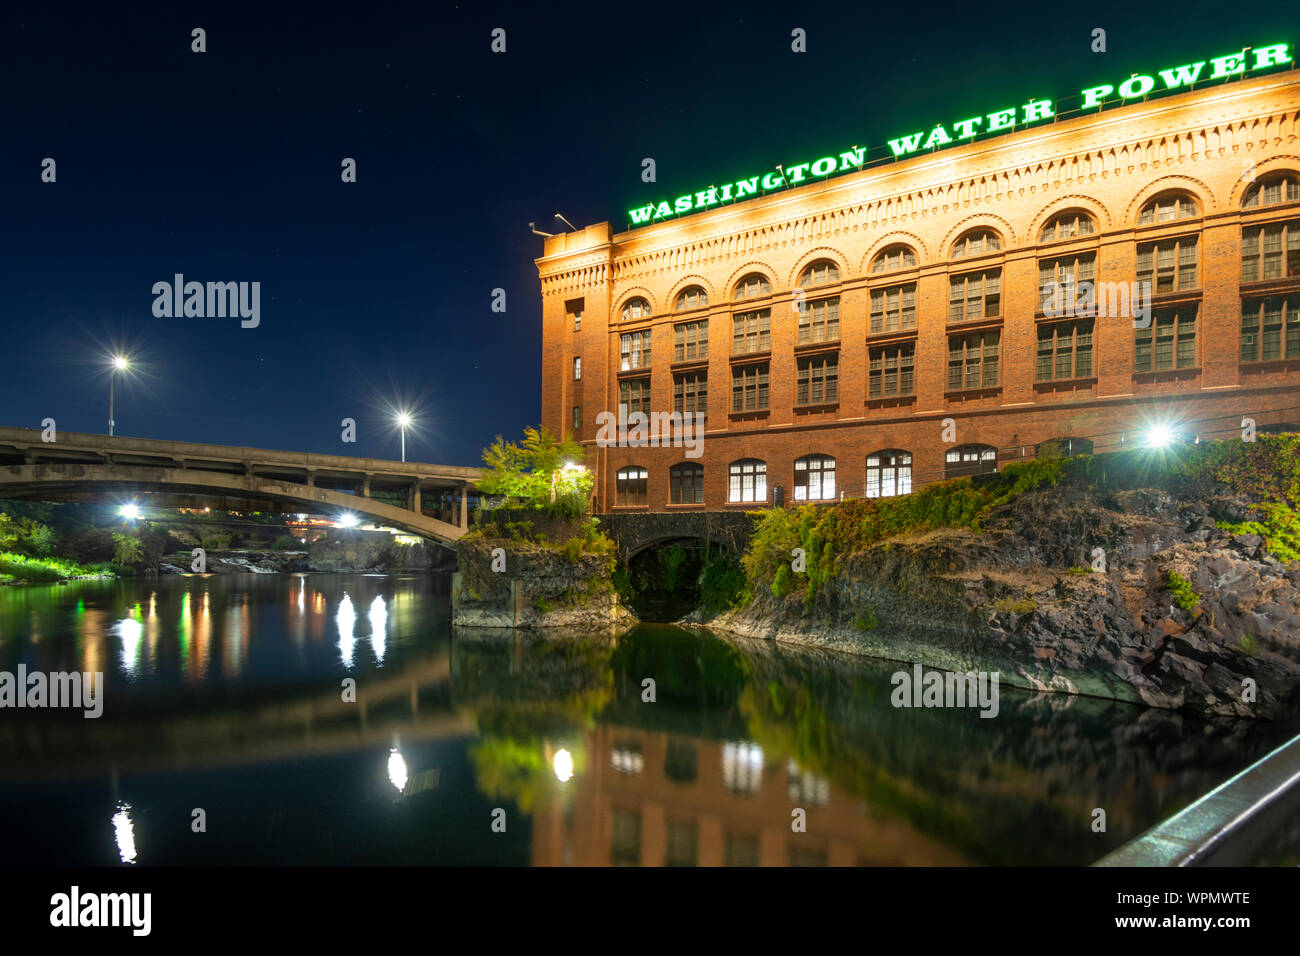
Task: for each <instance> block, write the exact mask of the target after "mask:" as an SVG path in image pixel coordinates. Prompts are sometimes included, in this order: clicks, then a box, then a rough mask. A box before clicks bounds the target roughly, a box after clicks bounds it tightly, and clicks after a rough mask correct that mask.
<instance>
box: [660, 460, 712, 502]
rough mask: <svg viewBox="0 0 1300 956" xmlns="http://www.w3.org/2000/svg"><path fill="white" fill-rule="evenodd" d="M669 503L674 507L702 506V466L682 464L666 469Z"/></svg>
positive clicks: (689, 463)
mask: <svg viewBox="0 0 1300 956" xmlns="http://www.w3.org/2000/svg"><path fill="white" fill-rule="evenodd" d="M668 487H669V489H670V491H671V494H670V496H669V501H671V502H672V503H673V504H675V505H702V504H704V466H703V465H697V464H696V463H694V462H689V461H688V462H684V463H682V464H680V465H673V466H672V467H671V468H669V469H668Z"/></svg>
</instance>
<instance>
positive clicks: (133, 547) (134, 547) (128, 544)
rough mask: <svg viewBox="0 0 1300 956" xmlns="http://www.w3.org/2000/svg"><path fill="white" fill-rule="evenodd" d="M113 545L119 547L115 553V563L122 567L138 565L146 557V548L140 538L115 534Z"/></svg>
mask: <svg viewBox="0 0 1300 956" xmlns="http://www.w3.org/2000/svg"><path fill="white" fill-rule="evenodd" d="M113 543H114V544H115V545H116V546H117V547H116V549H115V550H114V552H113V561H114V563H116V564H120V565H122V567H130V566H132V565H134V564H138V563H139V562H140V560H141V559H142V558H143V557H144V546H143V545H142V544H141V543H140V539H139V538H133V537H132V536H131V535H129V534H119V533H117V532H114V534H113Z"/></svg>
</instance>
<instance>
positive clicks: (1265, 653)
mask: <svg viewBox="0 0 1300 956" xmlns="http://www.w3.org/2000/svg"><path fill="white" fill-rule="evenodd" d="M1295 447H1296V445H1295V443H1294V442H1292V443H1291V444H1288V445H1283V446H1280V447H1278V446H1275V447H1274V448H1273V449H1272V453H1277V452H1279V451H1280V452H1281V453H1282V454H1284V455H1289V454H1292V453H1293V452H1294V449H1295ZM1251 455H1252V456H1254V457H1255V458H1258V457H1259V455H1258V454H1257V453H1256V452H1254V451H1252V452H1251ZM1098 460H1099V459H1095V460H1090V461H1086V462H1084V461H1081V460H1079V459H1075V460H1073V462H1074V464H1067V465H1065V466H1063V467H1061V468H1060V471H1059V473H1056V474H1055V476H1054V481H1053V482H1044V483H1041V484H1040V485H1039V486H1037V487H1034V488H1032V490H1028V491H1025V492H1023V493H1019V494H1016V495H1002V496H1001V499H1002V500H1001V502H1000V503H997V504H995V505H994V506H993V507H991V508H990V509H989V510H988V511H987V512H985V513H983V514H981V515H979V517H978V520H977V521H971V522H965V523H966V524H967V525H968V526H966V527H943V526H940V527H929V528H923V529H919V530H916V531H914V532H912V533H901V534H893V535H889V536H886V537H884V538H883V539H882V540H878V541H875V542H872V543H869V544H867V545H865V546H863V547H861V548H855V549H854V550H852V551H850V552H846V553H838V554H828V553H826V551H828V550H830V549H831V547H832V543H831V542H826V541H819V540H817V539H816V536H815V535H813V536H812V540H810V536H809V534H808V530H807V529H808V526H809V521H808V520H805V521H804V524H803V528H804V533H803V535H802V537H799V538H797V539H795V540H796V543H799V542H801V543H803V544H806V545H808V546H809V547H810V549H811V550H812V551H813V552H814V554H813V556H812V558H810V561H811V562H812V563H813V564H812V565H810V567H811V568H812V572H810V573H805V574H802V575H801V574H791V575H784V574H778V578H781V579H784V580H785V582H786V583H785V584H784V586H782V582H781V580H778V581H775V582H774V585H775V586H768V585H767V582H766V580H765V579H763V578H762V576H761V575H759V576H758V580H757V581H756V582H755V586H754V587H753V594H754V595H756V596H755V597H753V599H752V600H751V601H750V602H749V603H747V604H746V605H745V606H744V607H743V608H741V609H740V610H737V611H733V612H730V613H728V614H725V615H723V616H721V617H719V618H717V619H715V620H713V621H711V622H710V623H709V626H710V627H712V628H715V629H722V630H730V631H733V632H736V633H741V634H747V635H751V636H758V637H768V638H776V639H779V640H785V641H792V642H797V643H803V644H815V645H825V646H832V647H838V648H841V649H845V650H850V651H854V652H857V653H862V654H867V655H870V656H874V657H883V658H888V659H892V660H899V661H906V662H908V663H918V662H919V663H921V664H924V665H927V666H931V667H938V668H943V669H946V670H953V671H968V670H983V671H1000V672H1001V680H1002V681H1004V682H1007V683H1011V684H1013V685H1017V686H1023V687H1027V688H1032V689H1039V690H1055V691H1064V692H1068V693H1081V694H1089V695H1095V696H1100V697H1110V698H1115V699H1119V700H1130V701H1136V702H1141V703H1145V704H1148V705H1152V706H1157V707H1163V708H1169V709H1174V710H1185V711H1188V712H1196V713H1202V714H1225V715H1227V714H1232V715H1240V716H1253V717H1275V716H1278V715H1279V714H1280V713H1281V712H1282V711H1283V710H1286V709H1288V708H1289V707H1291V706H1293V705H1294V704H1295V703H1296V698H1297V694H1296V691H1297V688H1300V563H1295V562H1292V563H1290V564H1287V563H1284V561H1282V560H1280V559H1279V558H1278V557H1276V556H1275V555H1274V554H1272V553H1270V549H1269V548H1267V547H1266V546H1265V544H1266V540H1265V537H1263V536H1261V535H1260V534H1254V533H1242V527H1243V525H1244V526H1245V527H1247V528H1260V527H1261V525H1260V524H1258V523H1255V524H1252V523H1251V522H1258V521H1260V520H1261V519H1264V518H1267V517H1268V516H1270V515H1272V516H1273V517H1277V516H1278V515H1279V514H1281V513H1282V512H1275V511H1273V510H1271V509H1274V508H1277V507H1281V508H1282V509H1283V512H1285V516H1286V520H1288V521H1292V522H1293V521H1294V512H1293V511H1290V510H1287V509H1289V508H1290V507H1293V505H1292V504H1291V503H1289V497H1288V495H1290V494H1292V493H1293V492H1294V490H1295V483H1294V482H1293V481H1291V479H1290V478H1289V476H1288V475H1287V474H1286V473H1285V472H1286V468H1287V467H1288V464H1289V467H1291V468H1295V467H1296V464H1295V462H1294V461H1293V460H1292V461H1290V462H1289V463H1288V462H1287V461H1285V460H1280V461H1277V460H1274V459H1270V461H1271V462H1272V463H1271V464H1265V465H1264V466H1263V472H1262V478H1263V484H1264V485H1268V486H1269V487H1271V488H1272V489H1273V490H1272V492H1271V493H1270V494H1269V495H1268V496H1267V497H1269V498H1270V500H1267V501H1261V500H1259V499H1258V498H1257V497H1254V496H1255V495H1259V494H1261V493H1262V492H1261V485H1260V484H1259V483H1258V482H1256V483H1255V484H1251V483H1250V482H1243V481H1234V480H1231V479H1232V478H1233V475H1232V474H1231V469H1233V468H1235V467H1236V466H1235V465H1234V464H1233V462H1232V460H1231V457H1230V456H1228V457H1225V456H1223V455H1220V456H1219V457H1218V458H1216V459H1214V461H1213V462H1212V464H1213V465H1214V467H1207V468H1202V469H1187V468H1183V467H1181V466H1180V467H1174V468H1165V469H1143V468H1137V467H1134V465H1135V462H1136V459H1133V458H1124V459H1115V460H1113V461H1111V462H1110V463H1109V467H1099V466H1098V464H1097V462H1098ZM1241 467H1242V468H1243V469H1245V471H1244V472H1243V474H1244V475H1245V477H1250V475H1251V474H1252V473H1251V472H1250V467H1254V468H1255V471H1256V472H1260V471H1261V465H1260V461H1258V460H1254V459H1253V458H1252V460H1251V461H1247V462H1244V463H1242V465H1241ZM1225 468H1226V469H1228V471H1225ZM1270 468H1276V469H1277V470H1278V473H1277V474H1276V475H1271V476H1270V474H1269V473H1268V469H1270ZM1237 477H1241V476H1237ZM1255 477H1256V478H1260V477H1261V475H1260V474H1256V475H1255ZM1273 478H1276V479H1278V480H1277V481H1273V480H1272V479H1273ZM995 480H998V481H1003V482H1006V481H1008V480H1014V479H1009V478H1006V477H1002V478H997V479H995ZM1234 485H1235V486H1236V487H1235V488H1234ZM1279 489H1280V490H1279ZM1279 498H1280V499H1281V500H1280V501H1279ZM855 504H860V505H861V506H862V507H863V508H865V509H866V512H860V514H868V516H869V517H872V518H873V519H874V518H875V512H874V510H873V509H874V508H875V505H874V504H873V503H855ZM840 507H842V506H840ZM846 521H847V519H844V518H841V521H840V524H841V526H843V525H844V524H845V523H846ZM969 525H974V527H971V526H969ZM817 526H818V527H820V525H817ZM1272 527H1276V525H1274V526H1272ZM841 532H842V528H841ZM851 537H852V536H851V535H849V536H847V537H846V536H845V535H844V534H843V533H841V535H840V540H849V539H851ZM1288 540H1290V539H1288V538H1287V537H1286V535H1285V534H1283V535H1282V536H1281V538H1280V539H1278V540H1274V541H1271V542H1269V543H1270V544H1272V545H1273V550H1274V551H1277V552H1281V553H1282V554H1283V555H1284V556H1289V555H1288V547H1287V545H1286V541H1288ZM787 543H788V542H787ZM819 547H820V548H822V549H823V550H822V551H821V552H818V551H817V549H818V548H819ZM748 560H750V561H751V567H752V566H753V565H752V558H751V559H748ZM813 565H815V567H813ZM779 570H780V569H778V571H779ZM818 570H820V571H821V575H822V579H821V580H820V581H819V580H818V579H817V574H816V572H817V571H818Z"/></svg>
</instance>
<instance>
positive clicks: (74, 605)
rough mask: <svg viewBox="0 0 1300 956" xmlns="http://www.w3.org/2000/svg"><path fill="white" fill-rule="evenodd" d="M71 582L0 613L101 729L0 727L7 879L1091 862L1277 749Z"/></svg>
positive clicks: (813, 674) (6, 598)
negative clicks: (124, 873)
mask: <svg viewBox="0 0 1300 956" xmlns="http://www.w3.org/2000/svg"><path fill="white" fill-rule="evenodd" d="M88 584H89V585H92V586H87V587H81V588H76V587H75V586H65V587H63V588H49V589H5V590H6V591H10V592H15V593H12V594H11V593H5V592H3V591H0V670H10V671H12V670H13V669H14V667H15V665H16V663H17V662H19V661H22V662H24V663H26V665H27V666H28V668H29V669H43V670H47V671H49V670H60V669H67V668H68V667H72V666H75V665H76V663H77V662H80V663H81V665H82V668H83V669H85V670H91V671H96V670H99V671H104V673H105V679H106V681H107V689H106V693H105V695H104V697H105V712H104V716H103V717H102V718H101V719H99V720H95V721H85V720H83V719H80V718H79V717H76V718H68V717H66V715H60V714H51V713H49V712H43V711H26V710H25V711H22V712H12V713H10V714H8V715H7V716H6V719H5V720H4V721H3V722H0V863H5V862H13V861H15V860H17V861H20V862H24V863H33V862H37V863H43V864H53V865H63V864H78V863H92V864H99V865H103V864H105V863H111V862H118V861H119V860H120V861H124V862H132V861H135V860H136V859H137V855H136V846H135V840H136V833H135V826H136V824H138V823H140V821H142V820H145V819H154V820H160V821H161V820H165V819H172V820H182V821H183V820H186V819H188V816H189V814H190V811H191V810H192V808H193V807H194V806H196V805H202V806H204V807H205V808H206V809H207V810H208V811H209V812H211V813H218V812H219V813H221V818H222V820H223V821H224V822H223V838H222V840H220V841H200V842H198V843H195V842H194V841H192V840H190V839H188V830H186V828H185V827H184V826H183V825H178V826H176V827H171V828H168V827H161V826H159V827H151V828H150V833H149V839H148V841H147V843H146V845H145V849H146V853H147V856H148V862H149V863H150V864H151V865H169V864H172V865H174V864H209V865H210V864H258V863H268V864H304V865H322V864H324V865H329V864H351V863H381V864H388V865H402V864H406V865H410V864H437V863H456V864H466V863H468V864H474V863H480V864H481V863H485V862H488V863H527V862H530V861H531V862H532V863H535V864H543V865H569V864H572V865H593V866H604V865H611V864H613V865H622V864H632V865H653V866H659V865H840V864H845V865H852V864H860V863H868V864H889V865H893V864H1084V863H1089V862H1092V861H1093V860H1095V859H1097V858H1098V857H1100V856H1102V855H1104V854H1105V853H1106V852H1108V851H1109V850H1111V849H1113V848H1114V847H1116V846H1118V845H1119V844H1120V843H1122V842H1124V841H1125V840H1126V839H1128V838H1130V837H1131V836H1134V835H1136V834H1137V833H1139V832H1141V831H1142V830H1145V829H1146V828H1147V827H1149V826H1151V825H1152V824H1154V823H1156V822H1157V821H1158V820H1160V819H1162V818H1164V817H1165V816H1167V815H1168V814H1170V813H1172V812H1173V811H1175V810H1177V809H1179V808H1180V807H1181V806H1183V805H1185V804H1186V803H1188V802H1190V801H1191V800H1192V799H1194V798H1195V797H1197V796H1199V795H1201V794H1202V793H1204V792H1206V791H1207V790H1209V789H1210V788H1211V787H1213V786H1214V785H1216V784H1218V783H1219V782H1221V781H1222V780H1223V779H1226V778H1227V777H1228V776H1231V775H1232V774H1233V773H1234V772H1236V771H1237V770H1239V769H1240V768H1241V767H1243V766H1245V765H1246V764H1247V763H1249V762H1250V761H1251V760H1253V759H1255V758H1256V757H1258V756H1259V755H1261V754H1262V753H1264V752H1265V751H1266V750H1268V749H1270V748H1271V747H1272V746H1273V745H1274V744H1275V743H1276V742H1277V741H1278V740H1279V739H1281V738H1285V737H1286V736H1288V735H1289V734H1288V731H1289V728H1288V727H1286V726H1284V725H1282V724H1278V725H1255V724H1251V723H1247V722H1241V721H1218V722H1213V723H1204V722H1199V721H1193V720H1187V719H1184V718H1181V717H1179V716H1177V715H1174V714H1169V713H1167V712H1162V711H1150V710H1145V709H1142V708H1137V707H1130V706H1123V705H1119V704H1114V703H1111V702H1107V701H1100V700H1092V699H1087V698H1069V697H1056V696H1040V697H1035V696H1031V695H1028V694H1022V693H1016V692H1013V691H1009V690H1004V692H1003V698H1002V702H1001V703H1002V706H1001V709H1000V713H999V716H998V718H996V719H991V720H985V719H981V718H980V717H979V716H978V713H977V712H973V711H969V710H965V709H961V710H942V709H935V708H931V709H925V708H916V709H899V708H894V707H892V706H890V703H889V697H890V692H891V690H892V686H891V684H890V681H889V675H890V674H891V673H892V671H893V670H894V669H895V668H894V666H893V665H886V664H880V663H876V662H871V661H865V660H860V659H853V658H846V657H843V656H838V655H833V654H829V653H824V652H819V651H812V650H800V649H796V648H789V647H784V646H774V645H771V644H765V643H756V642H744V641H730V640H722V639H719V638H716V637H714V636H711V635H710V634H708V633H707V632H704V631H684V630H680V629H676V628H662V627H638V628H634V629H632V630H630V631H627V632H626V633H622V634H617V635H614V634H593V633H580V634H564V633H548V634H545V635H533V636H529V635H526V634H522V633H521V634H515V633H513V632H509V631H506V632H502V633H493V632H484V631H481V630H467V631H458V632H457V633H456V634H455V636H454V639H449V637H450V635H449V633H448V628H447V625H446V620H447V605H446V599H445V597H444V596H442V595H441V594H439V593H437V592H436V590H435V585H434V584H432V583H431V581H430V579H429V578H411V579H405V578H403V579H397V578H383V577H368V576H361V575H311V576H308V577H302V576H284V577H279V576H271V575H250V576H238V577H233V576H208V577H198V576H192V577H185V578H177V579H171V580H167V579H160V580H159V581H157V582H108V583H102V582H88ZM358 609H364V613H361V614H359V613H358ZM367 627H368V628H369V631H368V632H367V631H366V628H367ZM37 634H39V635H40V638H39V640H38V639H37V638H36V635H37ZM214 639H219V640H220V649H219V651H217V652H216V653H215V656H214V655H213V650H214V649H213V647H212V641H213V640H214ZM96 665H97V666H96ZM345 675H347V676H355V677H356V678H357V686H356V690H357V696H356V701H355V702H352V701H343V700H341V699H340V694H339V680H340V678H341V677H342V676H345ZM647 677H653V678H654V679H655V682H656V688H657V700H656V701H655V702H654V703H647V702H645V701H644V700H643V699H642V696H641V695H642V682H643V681H644V680H645V678H647ZM91 725H93V726H91ZM444 771H446V772H445V773H444ZM104 775H110V776H111V778H112V779H113V780H114V781H115V783H114V788H113V793H112V803H110V804H109V806H116V807H117V809H116V812H115V813H114V814H113V817H112V825H113V829H114V833H115V838H116V845H113V844H109V843H108V842H107V841H106V840H105V839H104V823H105V816H106V809H107V807H106V805H105V803H104V799H103V794H102V789H100V788H99V786H98V781H100V780H102V779H103V777H104ZM118 781H120V791H119V783H118ZM339 782H344V784H343V785H339ZM199 794H202V798H201V799H202V801H203V802H202V803H201V804H200V803H199V799H198V795H199ZM290 806H291V807H293V808H294V813H293V816H294V818H295V819H298V820H301V821H303V822H302V823H301V824H300V825H293V824H291V823H290V822H289V821H288V819H287V818H286V816H285V812H284V808H285V807H290ZM496 807H504V808H506V809H507V813H508V817H509V819H510V820H511V821H512V822H511V826H510V827H509V830H508V831H507V832H506V833H502V834H493V833H492V832H491V831H490V829H489V828H488V827H486V826H483V821H485V820H487V819H488V818H489V815H490V813H491V811H492V809H493V808H496ZM1094 807H1104V808H1106V810H1107V817H1108V821H1107V822H1108V832H1107V833H1105V834H1095V833H1093V832H1092V830H1091V822H1092V817H1091V811H1092V809H1093V808H1094ZM798 810H802V811H803V813H804V814H806V829H805V830H804V831H803V832H797V831H796V830H793V829H792V828H791V823H792V814H793V813H794V812H795V811H798ZM521 815H522V816H527V817H528V818H529V819H528V821H527V825H525V826H515V825H514V821H515V820H516V819H519V817H520V816H521ZM69 827H81V828H82V829H83V830H84V832H85V833H86V838H85V840H84V841H78V840H69V839H66V838H60V836H59V835H60V834H65V833H66V832H67V828H69ZM173 830H174V831H175V832H173ZM82 844H84V846H85V847H97V848H98V849H96V850H94V851H93V852H96V853H99V854H101V855H100V856H93V855H92V850H90V849H84V850H83V849H80V846H81V845H82ZM110 852H111V853H112V857H111V858H106V857H105V856H104V855H105V854H108V853H110ZM78 853H83V854H85V855H84V856H78V855H77V854H78Z"/></svg>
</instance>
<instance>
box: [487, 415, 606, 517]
mask: <svg viewBox="0 0 1300 956" xmlns="http://www.w3.org/2000/svg"><path fill="white" fill-rule="evenodd" d="M585 459H586V452H585V451H584V450H583V447H582V446H581V445H579V444H578V443H577V442H575V441H573V440H572V439H571V438H568V437H566V438H564V439H562V440H560V439H557V438H556V437H555V436H554V435H552V434H551V433H550V432H549V431H547V430H546V429H545V428H532V427H529V428H525V429H524V440H523V442H522V443H521V444H518V445H516V444H515V443H514V442H508V441H506V440H505V439H503V438H502V437H501V436H500V435H498V436H497V437H496V441H494V442H493V443H492V444H491V445H489V446H488V447H487V448H484V449H483V464H484V465H486V466H487V471H486V473H484V475H483V477H482V478H481V479H480V480H479V483H478V484H479V488H480V489H481V490H482V491H483V492H485V493H486V494H489V495H503V496H504V497H506V498H507V499H509V500H510V501H511V502H514V503H517V504H522V505H524V506H526V507H529V508H545V507H547V506H548V505H551V504H556V505H558V506H559V507H560V508H561V509H562V510H568V511H575V512H576V514H581V513H582V512H584V511H585V510H586V507H587V502H588V500H589V498H590V495H591V488H592V485H593V484H594V483H595V479H594V478H593V477H592V474H591V472H590V471H588V470H587V469H586V468H584V467H582V462H583V461H584V460H585Z"/></svg>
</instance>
